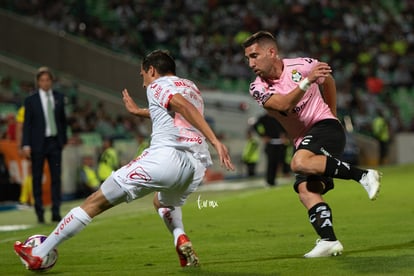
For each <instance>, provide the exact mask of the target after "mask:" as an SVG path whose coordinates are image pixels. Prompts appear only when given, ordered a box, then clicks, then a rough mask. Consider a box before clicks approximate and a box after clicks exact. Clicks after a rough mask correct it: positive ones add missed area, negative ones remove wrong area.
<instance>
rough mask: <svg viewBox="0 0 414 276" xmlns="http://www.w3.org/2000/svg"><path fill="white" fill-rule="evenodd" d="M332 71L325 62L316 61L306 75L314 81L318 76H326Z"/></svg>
mask: <svg viewBox="0 0 414 276" xmlns="http://www.w3.org/2000/svg"><path fill="white" fill-rule="evenodd" d="M331 72H332V68H331V66H329V64H328V63H326V62H318V64H316V65H315V66H314V67H313V68H312V70H311V72H310V73H309V75H308V80H309V81H310V82H311V83H314V82H315V81H316V80H317V79H318V78H326V77H328V76H329V74H330V73H331Z"/></svg>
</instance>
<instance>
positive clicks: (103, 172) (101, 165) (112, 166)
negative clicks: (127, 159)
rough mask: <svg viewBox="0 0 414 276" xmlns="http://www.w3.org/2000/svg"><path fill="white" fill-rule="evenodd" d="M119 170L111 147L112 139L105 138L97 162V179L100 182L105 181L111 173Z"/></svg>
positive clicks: (116, 155)
mask: <svg viewBox="0 0 414 276" xmlns="http://www.w3.org/2000/svg"><path fill="white" fill-rule="evenodd" d="M118 168H119V158H118V153H117V152H116V150H115V148H114V146H113V139H111V138H109V137H105V138H104V140H103V144H102V153H101V155H100V156H99V161H98V177H99V180H100V181H101V182H103V181H104V180H105V179H107V178H108V177H109V176H110V175H111V173H112V171H115V170H117V169H118Z"/></svg>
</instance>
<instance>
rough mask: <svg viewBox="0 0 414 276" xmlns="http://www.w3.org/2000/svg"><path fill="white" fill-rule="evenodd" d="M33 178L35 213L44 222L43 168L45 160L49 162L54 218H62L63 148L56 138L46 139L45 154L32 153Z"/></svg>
mask: <svg viewBox="0 0 414 276" xmlns="http://www.w3.org/2000/svg"><path fill="white" fill-rule="evenodd" d="M31 159H32V177H33V197H34V200H35V206H34V207H35V212H36V215H37V217H38V220H39V221H43V220H44V218H43V214H44V208H43V200H42V182H43V181H42V180H43V166H44V162H45V160H47V161H48V164H49V170H50V177H51V192H52V218H53V217H60V205H61V201H62V194H61V193H62V181H61V172H62V147H61V146H60V144H59V142H58V140H57V139H56V138H46V139H45V144H44V149H43V152H33V151H32V153H31Z"/></svg>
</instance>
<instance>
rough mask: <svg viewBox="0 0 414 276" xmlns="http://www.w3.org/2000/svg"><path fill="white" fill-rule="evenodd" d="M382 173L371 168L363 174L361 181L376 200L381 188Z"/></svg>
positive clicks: (369, 194)
mask: <svg viewBox="0 0 414 276" xmlns="http://www.w3.org/2000/svg"><path fill="white" fill-rule="evenodd" d="M380 178H381V174H380V173H379V172H378V171H376V170H371V169H369V170H368V172H367V173H365V174H363V175H362V177H361V180H360V181H359V183H361V185H362V186H363V187H364V189H365V190H366V191H367V193H368V197H369V199H371V200H375V199H376V198H377V196H378V193H379V190H380V186H381V184H380Z"/></svg>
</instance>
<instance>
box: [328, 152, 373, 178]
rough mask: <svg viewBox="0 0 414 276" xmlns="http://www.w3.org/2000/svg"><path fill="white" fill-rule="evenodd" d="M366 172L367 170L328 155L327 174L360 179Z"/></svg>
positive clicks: (335, 176) (334, 176)
mask: <svg viewBox="0 0 414 276" xmlns="http://www.w3.org/2000/svg"><path fill="white" fill-rule="evenodd" d="M364 173H367V170H362V169H359V168H357V167H354V166H352V165H350V164H348V163H346V162H343V161H341V160H338V159H336V158H333V157H330V156H327V157H326V167H325V173H324V175H325V176H329V177H333V178H340V179H353V180H355V181H359V180H360V179H361V177H362V175H363V174H364Z"/></svg>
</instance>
